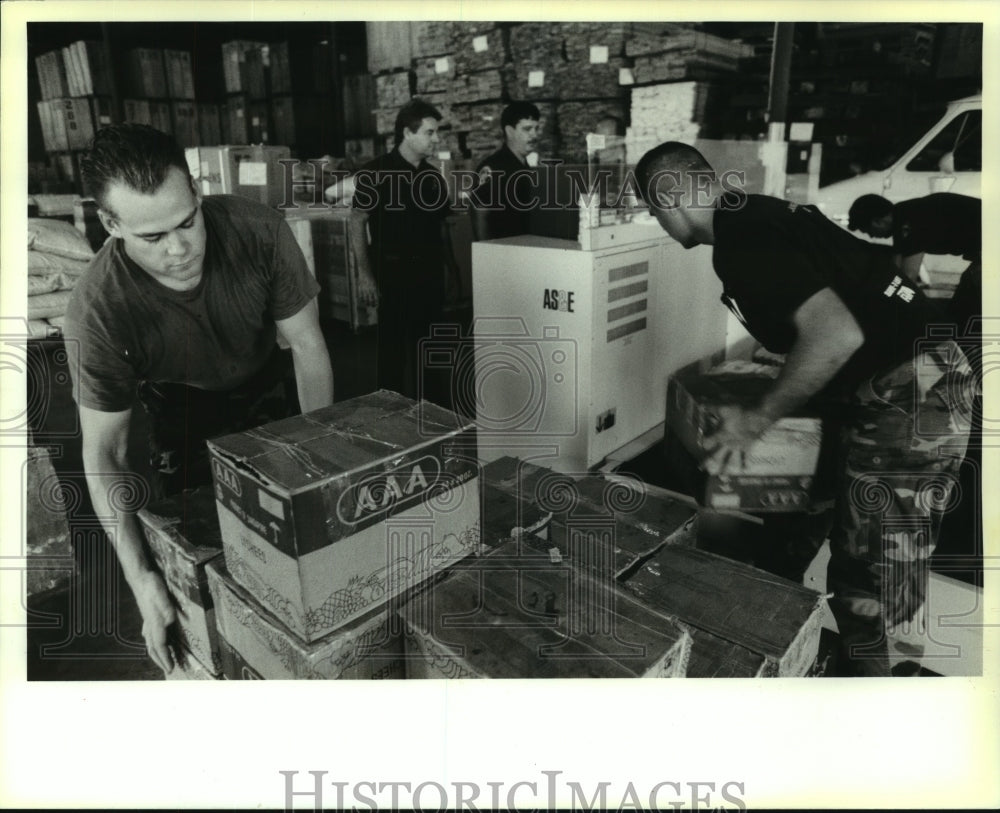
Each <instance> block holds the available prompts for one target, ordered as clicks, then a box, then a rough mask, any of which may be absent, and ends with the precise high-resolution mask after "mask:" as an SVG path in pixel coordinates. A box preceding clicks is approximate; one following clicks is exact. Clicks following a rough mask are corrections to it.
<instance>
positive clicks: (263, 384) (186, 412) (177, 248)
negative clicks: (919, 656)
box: [65, 124, 333, 672]
mask: <svg viewBox="0 0 1000 813" xmlns="http://www.w3.org/2000/svg"><path fill="white" fill-rule="evenodd" d="M81 170H82V175H83V179H84V184H85V186H86V187H87V190H88V192H89V193H90V194H92V195H93V196H94V198H96V200H97V203H98V206H99V210H98V215H99V217H100V218H101V222H102V223H103V224H104V227H105V228H106V229H107V230H108V233H109V234H110V235H111V238H112V239H109V240H108V241H107V242H106V243H105V245H104V247H103V248H102V249H101V250H100V251H99V252H98V253H97V255H96V256H95V257H94V260H93V262H92V263H91V266H90V268H89V269H88V270H87V272H86V273H85V274H84V275H83V277H82V278H81V280H80V283H79V284H78V285H77V287H76V289H75V290H74V292H73V298H72V301H71V303H70V305H69V309H68V312H67V314H66V323H65V336H66V347H67V350H68V352H69V353H70V354H71V359H72V361H73V363H71V364H70V367H71V369H72V371H73V396H74V398H75V400H76V402H77V404H78V406H79V410H80V426H81V430H82V433H83V464H84V469H85V472H86V477H87V484H88V487H89V490H90V494H91V498H92V500H93V503H94V510H95V513H96V515H97V516H99V517H101V519H102V522H103V523H104V525H105V528H106V530H107V531H108V533H109V536H110V537H111V539H112V543H113V544H114V545H115V549H116V552H117V554H118V559H119V561H120V562H121V565H122V570H123V572H124V574H125V578H126V580H127V581H128V583H129V586H130V587H131V589H132V592H133V593H134V595H135V598H136V601H137V603H138V605H139V610H140V612H141V613H142V619H143V628H142V629H143V637H144V638H145V640H146V645H147V647H148V649H149V653H150V655H151V656H152V658H153V660H154V661H155V662H156V663H157V665H158V666H160V667H161V668H162V669H164V671H167V672H169V671H170V669H171V666H172V657H171V654H170V650H169V648H168V646H167V628H168V627H169V626H170V625H171V624H172V623H173V621H174V619H175V612H174V608H173V605H172V604H171V601H170V599H169V597H168V594H167V590H166V587H165V586H164V583H163V580H162V578H161V577H160V575H159V573H158V572H157V571H156V570H155V568H154V567H153V566H152V565H151V564H150V562H149V561H148V560H147V558H146V556H145V554H144V552H143V545H142V538H143V536H142V531H141V530H140V528H139V525H138V522H137V521H136V518H135V515H134V511H135V510H136V509H138V508H140V507H141V505H138V504H137V505H129V506H123V505H122V502H123V501H122V500H121V499H120V497H121V493H122V485H123V484H126V487H128V485H129V483H130V481H131V486H132V487H133V488H134V485H135V481H134V479H132V478H134V477H135V475H134V474H133V473H131V472H130V469H129V464H128V462H127V448H128V434H129V423H130V420H131V415H132V406H133V400H134V398H135V396H136V395H138V397H139V400H140V402H141V403H142V405H143V407H144V409H145V410H146V412H147V413H148V415H149V423H150V463H151V466H152V469H153V483H152V484H151V485H152V492H153V494H154V496H155V497H157V498H162V497H163V496H166V495H167V494H171V493H176V492H178V491H180V490H182V489H184V488H192V487H194V486H197V485H201V484H203V483H209V482H211V473H210V470H209V465H208V454H207V450H206V448H205V440H206V439H207V438H210V437H215V436H218V435H222V434H227V433H231V432H238V431H242V430H245V429H249V428H251V427H253V426H256V425H259V424H261V423H265V422H267V421H269V420H274V419H276V418H280V417H284V415H285V414H287V404H286V401H285V399H284V397H283V387H284V377H285V372H286V365H287V359H286V358H285V357H284V355H283V354H282V353H281V352H279V351H278V350H277V348H276V341H275V339H276V335H277V334H278V333H280V334H281V336H282V337H284V339H285V340H286V341H287V342H288V344H289V346H290V347H291V357H292V364H293V366H294V371H295V380H296V384H297V391H298V400H299V404H300V407H301V409H302V411H303V412H308V411H312V410H314V409H318V408H320V407H323V406H327V405H329V404H331V403H332V402H333V370H332V368H331V363H330V355H329V352H328V350H327V347H326V342H325V340H324V338H323V335H322V333H321V331H320V328H319V321H318V317H317V307H316V294H317V292H318V290H319V286H318V285H317V283H316V281H315V280H314V279H313V278H312V276H311V275H310V274H309V270H308V268H307V266H306V263H305V259H304V258H303V256H302V253H301V251H300V250H299V247H298V245H297V243H296V242H295V238H294V237H293V236H292V233H291V231H290V230H289V228H288V226H287V225H286V224H285V220H284V218H283V217H282V215H281V213H280V212H277V211H275V210H273V209H271V208H269V207H267V206H264V205H262V204H259V203H255V202H253V201H249V200H244V199H242V198H237V197H232V196H228V195H214V196H209V197H206V198H204V199H202V197H201V195H200V194H199V192H198V190H197V189H196V187H195V185H194V183H193V181H192V180H191V176H190V174H189V172H188V166H187V163H186V161H185V158H184V151H183V149H181V148H180V147H179V146H178V145H177V144H176V142H175V141H174V140H173V139H172V138H171V137H170V136H168V135H166V134H164V133H161V132H159V131H158V130H154V129H153V128H151V127H146V126H143V125H137V124H123V125H116V126H113V127H107V128H104V129H102V130H101V131H99V132H98V133H97V135H96V136H95V137H94V141H93V144H92V148H91V150H90V152H89V153H88V154H87V155H86V156H85V157H84V159H83V161H82V162H81ZM139 490H140V491H142V490H143V489H141V488H140V489H139Z"/></svg>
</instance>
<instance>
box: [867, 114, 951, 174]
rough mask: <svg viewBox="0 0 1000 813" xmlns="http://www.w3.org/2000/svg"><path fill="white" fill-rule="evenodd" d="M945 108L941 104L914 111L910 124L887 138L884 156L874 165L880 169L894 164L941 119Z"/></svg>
mask: <svg viewBox="0 0 1000 813" xmlns="http://www.w3.org/2000/svg"><path fill="white" fill-rule="evenodd" d="M945 109H946V107H945V105H941V106H939V107H933V108H931V109H929V110H926V111H920V112H917V113H915V114H914V117H913V119H911V121H910V124H909V125H908V126H906V127H905V128H903V130H902V131H901V132H900V133H897V134H896V135H895V136H893V137H892V138H891V139H890V140H889V143H888V145H887V146H886V149H885V151H884V152H883V155H884V156H885V157H884V158H882V159H880V160H878V161H876V162H875V163H876V166H877V167H878V168H879V169H880V170H882V169H888V168H889V167H891V166H892V165H893V164H895V163H896V162H897V161H898V160H899V159H900V158H901V157H902V156H903V153H905V152H906V151H907V150H908V149H910V147H912V146H913V145H914V144H916V143H917V142H918V141H919V140H920V139H921V137H923V135H924V134H925V133H926V132H927V131H928V130H929V129H930V128H931V126H932V125H934V124H935V123H937V122H938V121H940V120H941V117H942V116H943V115H944V112H945Z"/></svg>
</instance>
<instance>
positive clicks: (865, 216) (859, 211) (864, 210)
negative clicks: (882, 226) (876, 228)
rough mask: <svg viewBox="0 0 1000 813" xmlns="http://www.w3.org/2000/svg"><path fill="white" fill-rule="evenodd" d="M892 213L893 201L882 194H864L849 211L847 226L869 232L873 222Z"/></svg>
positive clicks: (854, 229)
mask: <svg viewBox="0 0 1000 813" xmlns="http://www.w3.org/2000/svg"><path fill="white" fill-rule="evenodd" d="M889 214H892V203H891V202H890V201H889V200H888V199H886V198H883V197H882V196H881V195H862V196H861V197H860V198H858V199H857V200H856V201H854V203H852V204H851V208H850V210H849V211H848V212H847V228H849V229H850V230H851V231H857V230H858V229H861V230H863V231H865V232H867V231H868V230H869V229H870V228H871V225H872V222H873V221H875V220H879V219H880V218H883V217H885V216H886V215H889Z"/></svg>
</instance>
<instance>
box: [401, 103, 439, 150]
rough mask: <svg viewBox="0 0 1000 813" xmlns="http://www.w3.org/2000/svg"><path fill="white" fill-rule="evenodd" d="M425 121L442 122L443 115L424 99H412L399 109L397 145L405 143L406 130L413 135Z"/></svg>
mask: <svg viewBox="0 0 1000 813" xmlns="http://www.w3.org/2000/svg"><path fill="white" fill-rule="evenodd" d="M424 119H434V121H441V114H440V113H439V112H438V109H437V108H436V107H435V106H434V105H432V104H430V102H425V101H424V100H423V99H410V101H408V102H407V103H406V104H404V105H403V106H402V107H401V108H399V112H398V113H397V114H396V127H395V134H396V144H397V145H399V144H402V143H403V130H404V128H405V129H407V130H409V131H410V132H411V133H415V132H416V131H417V130H419V129H420V125H421V124H423V122H424Z"/></svg>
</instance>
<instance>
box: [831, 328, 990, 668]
mask: <svg viewBox="0 0 1000 813" xmlns="http://www.w3.org/2000/svg"><path fill="white" fill-rule="evenodd" d="M973 388H974V379H973V375H972V370H971V367H970V365H969V363H968V361H967V360H966V358H965V356H964V354H963V353H962V350H961V349H960V348H959V346H958V345H957V344H955V343H954V342H952V341H945V342H942V343H939V344H935V345H933V346H931V347H928V348H927V349H924V350H922V351H921V352H919V353H918V354H917V355H916V356H915V357H914V358H913V360H911V361H906V362H904V363H902V364H900V365H898V366H897V367H895V368H893V369H892V370H890V371H889V372H887V373H885V374H883V375H880V376H877V377H873V378H870V379H867V380H866V381H864V382H863V383H862V385H861V386H859V387H858V389H857V390H856V391H855V393H854V396H853V398H852V403H851V404H850V406H849V407H848V410H847V413H846V415H847V420H846V421H845V422H844V425H843V426H842V427H841V430H840V446H839V449H840V455H841V459H840V460H839V466H838V478H837V500H836V505H835V509H834V522H833V527H832V530H831V533H830V552H831V557H830V565H829V568H828V572H827V589H828V590H830V591H831V592H832V593H833V597H832V598H831V600H830V608H831V610H832V611H833V614H834V617H835V618H836V620H837V626H838V628H839V631H840V635H841V639H842V643H843V646H844V647H845V648H847V649H848V650H849V652H848V655H849V662H850V663H851V664H852V665H853V667H854V669H855V671H856V672H857V674H858V675H859V676H880V675H888V674H889V662H888V652H887V642H886V629H887V628H888V629H889V630H891V629H892V628H893V627H895V626H896V625H899V624H906V623H910V622H913V621H914V619H915V616H916V615H917V613H918V612H919V611H920V610H921V608H922V607H923V605H924V602H925V600H926V597H927V588H928V579H929V570H928V564H929V560H930V556H931V554H932V553H933V552H934V546H935V544H936V540H937V532H938V528H939V526H940V521H941V515H942V514H943V512H945V511H946V510H948V509H949V508H950V507H952V506H953V504H954V501H955V500H957V498H958V495H957V494H956V493H955V485H956V482H957V479H958V468H959V466H960V465H961V463H962V459H963V458H964V456H965V448H966V443H967V440H968V436H969V427H970V423H971V417H972V397H973Z"/></svg>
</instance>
